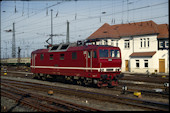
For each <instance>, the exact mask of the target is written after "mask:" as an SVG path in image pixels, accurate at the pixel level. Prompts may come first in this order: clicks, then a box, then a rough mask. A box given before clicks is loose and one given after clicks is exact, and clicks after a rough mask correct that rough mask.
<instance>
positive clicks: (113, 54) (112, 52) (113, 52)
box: [110, 50, 120, 58]
mask: <svg viewBox="0 0 170 113" xmlns="http://www.w3.org/2000/svg"><path fill="white" fill-rule="evenodd" d="M110 56H111V57H114V58H119V57H120V52H119V50H110Z"/></svg>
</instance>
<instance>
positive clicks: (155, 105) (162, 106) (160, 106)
mask: <svg viewBox="0 0 170 113" xmlns="http://www.w3.org/2000/svg"><path fill="white" fill-rule="evenodd" d="M17 82H18V83H19V84H22V85H23V83H20V82H21V81H17ZM26 84H28V85H30V86H34V87H35V83H34V85H33V84H32V83H31V82H30V83H29V82H26ZM31 84H32V85H31ZM36 84H37V85H36V87H39V88H53V90H55V91H56V92H59V93H62V94H74V95H76V96H83V97H87V98H93V99H94V98H95V99H98V100H103V101H110V102H116V103H121V104H126V105H132V106H137V107H143V108H146V109H151V110H162V111H167V110H169V104H166V103H159V102H154V101H146V100H142V99H134V98H128V97H120V96H115V95H109V94H102V93H95V92H89V91H83V90H77V89H76V90H75V89H70V88H62V87H57V86H50V85H43V84H39V83H36ZM132 101H133V102H132ZM144 104H147V106H146V105H144Z"/></svg>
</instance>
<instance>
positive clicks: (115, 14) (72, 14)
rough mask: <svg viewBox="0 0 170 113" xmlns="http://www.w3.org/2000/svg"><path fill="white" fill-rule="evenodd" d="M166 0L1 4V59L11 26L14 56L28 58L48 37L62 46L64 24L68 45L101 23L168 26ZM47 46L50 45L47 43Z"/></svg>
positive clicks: (9, 51)
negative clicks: (144, 23)
mask: <svg viewBox="0 0 170 113" xmlns="http://www.w3.org/2000/svg"><path fill="white" fill-rule="evenodd" d="M168 2H169V1H168V0H47V1H46V0H37V1H36V0H34V1H33V0H27V1H25V0H16V1H15V0H12V1H10V0H7V1H5V0H3V1H2V2H1V58H11V57H12V37H13V32H7V31H10V30H13V23H15V43H16V56H18V55H17V52H18V47H20V48H21V57H30V55H31V52H32V51H34V50H36V49H42V48H45V47H44V45H48V44H47V43H46V40H47V39H48V38H49V37H50V36H49V35H50V34H51V9H52V10H53V11H52V16H53V17H52V18H53V34H54V35H55V36H53V44H60V43H65V42H66V34H67V21H68V22H69V36H70V39H69V40H70V42H71V43H72V42H76V41H77V40H85V39H86V38H88V37H89V36H90V35H91V34H92V33H93V32H95V31H96V30H97V29H98V28H100V27H101V26H102V25H103V24H104V23H108V24H110V25H116V24H126V23H133V22H141V21H149V20H152V21H154V22H155V23H157V24H169V20H168V19H169V12H168ZM49 42H50V41H49Z"/></svg>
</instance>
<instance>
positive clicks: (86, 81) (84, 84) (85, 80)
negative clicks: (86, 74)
mask: <svg viewBox="0 0 170 113" xmlns="http://www.w3.org/2000/svg"><path fill="white" fill-rule="evenodd" d="M88 85H89V83H88V80H87V79H86V78H84V80H83V86H88Z"/></svg>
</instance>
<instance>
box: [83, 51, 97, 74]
mask: <svg viewBox="0 0 170 113" xmlns="http://www.w3.org/2000/svg"><path fill="white" fill-rule="evenodd" d="M85 53H86V55H85V58H86V72H92V68H93V67H94V66H95V65H96V64H95V63H96V62H97V54H96V51H94V50H89V51H86V52H85Z"/></svg>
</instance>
